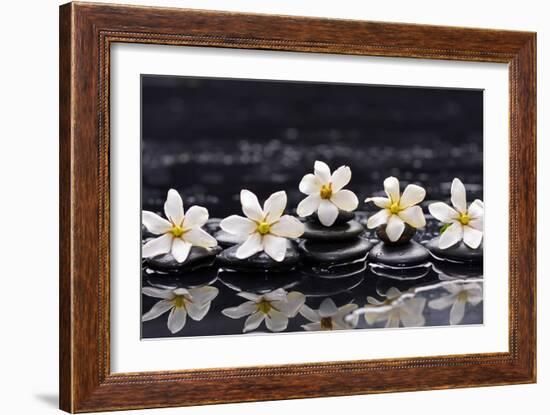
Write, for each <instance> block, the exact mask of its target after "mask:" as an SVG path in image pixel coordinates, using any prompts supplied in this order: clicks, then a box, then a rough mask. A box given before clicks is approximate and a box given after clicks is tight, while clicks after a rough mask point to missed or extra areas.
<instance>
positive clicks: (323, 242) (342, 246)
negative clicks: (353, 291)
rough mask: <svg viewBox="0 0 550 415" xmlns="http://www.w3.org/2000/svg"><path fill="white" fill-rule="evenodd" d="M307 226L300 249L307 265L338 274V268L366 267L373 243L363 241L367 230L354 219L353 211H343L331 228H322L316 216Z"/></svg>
mask: <svg viewBox="0 0 550 415" xmlns="http://www.w3.org/2000/svg"><path fill="white" fill-rule="evenodd" d="M304 227H305V231H304V234H303V235H302V239H303V241H302V242H301V243H300V245H299V249H300V253H301V254H302V257H303V258H304V260H305V261H306V262H308V263H310V264H317V265H322V266H323V267H324V268H325V269H333V270H335V271H336V270H337V269H338V268H339V265H342V266H345V265H348V264H357V266H364V259H365V258H366V255H367V252H368V251H369V249H370V248H371V243H370V242H369V241H368V240H366V239H362V238H360V235H361V233H363V231H364V228H363V225H361V224H360V223H359V222H357V221H356V220H355V214H354V213H353V212H344V211H340V212H339V214H338V217H337V219H336V221H335V223H334V224H333V225H332V226H329V227H327V226H324V225H322V224H321V223H320V222H319V218H318V217H317V215H316V214H313V215H311V216H310V217H308V218H307V220H306V222H305V223H304ZM329 275H330V273H328V274H327V275H321V276H329ZM335 276H336V275H335ZM342 276H343V275H342Z"/></svg>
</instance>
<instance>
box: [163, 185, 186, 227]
mask: <svg viewBox="0 0 550 415" xmlns="http://www.w3.org/2000/svg"><path fill="white" fill-rule="evenodd" d="M164 214H165V215H166V217H167V218H168V220H169V221H170V222H172V223H173V224H174V225H178V226H181V224H182V222H183V217H184V215H183V200H181V196H180V194H179V193H178V192H177V191H176V190H174V189H170V190H168V195H167V196H166V202H164Z"/></svg>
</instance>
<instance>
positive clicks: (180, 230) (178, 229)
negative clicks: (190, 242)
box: [170, 225, 185, 238]
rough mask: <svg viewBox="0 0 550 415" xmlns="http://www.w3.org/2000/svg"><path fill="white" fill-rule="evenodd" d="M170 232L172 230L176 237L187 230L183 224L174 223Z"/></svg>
mask: <svg viewBox="0 0 550 415" xmlns="http://www.w3.org/2000/svg"><path fill="white" fill-rule="evenodd" d="M170 232H172V235H174V236H175V237H176V238H179V237H180V236H181V235H183V234H184V233H185V230H184V229H183V228H182V227H181V226H178V225H173V226H172V229H171V230H170Z"/></svg>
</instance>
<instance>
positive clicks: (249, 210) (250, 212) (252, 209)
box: [241, 189, 264, 222]
mask: <svg viewBox="0 0 550 415" xmlns="http://www.w3.org/2000/svg"><path fill="white" fill-rule="evenodd" d="M241 205H242V208H243V213H244V214H245V215H246V216H247V217H248V218H250V219H252V220H255V221H256V222H261V221H263V220H264V212H263V211H262V208H261V207H260V202H258V198H257V197H256V195H255V194H254V193H252V192H251V191H250V190H246V189H243V190H241Z"/></svg>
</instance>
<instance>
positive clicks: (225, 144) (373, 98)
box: [142, 75, 483, 217]
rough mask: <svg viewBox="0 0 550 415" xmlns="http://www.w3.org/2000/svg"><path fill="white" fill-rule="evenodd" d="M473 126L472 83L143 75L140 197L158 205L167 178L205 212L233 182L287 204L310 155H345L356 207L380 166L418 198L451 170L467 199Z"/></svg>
mask: <svg viewBox="0 0 550 415" xmlns="http://www.w3.org/2000/svg"><path fill="white" fill-rule="evenodd" d="M482 137H483V92H482V91H479V90H464V89H436V88H416V87H415V88H411V87H385V86H369V85H357V84H332V83H330V84H329V83H302V82H286V81H284V82H283V81H259V80H234V79H215V78H186V77H175V76H156V75H143V76H142V144H143V160H142V162H143V208H144V209H148V210H153V211H159V210H161V209H162V204H163V202H164V199H165V197H166V192H167V190H168V189H169V188H171V187H173V188H175V189H177V190H178V191H179V192H180V193H181V194H182V196H183V198H184V203H185V205H186V206H187V207H188V206H190V205H191V204H199V205H202V206H205V207H207V208H208V209H209V211H210V216H211V217H224V216H226V215H229V214H232V213H240V204H239V200H238V195H239V192H240V190H241V189H242V188H248V189H249V190H251V191H253V192H255V193H256V194H257V195H258V196H259V197H260V199H264V198H265V197H267V196H269V194H271V193H273V192H275V191H278V190H286V192H287V194H288V196H289V205H288V208H289V209H294V208H295V207H296V205H297V203H298V202H299V201H300V200H301V199H302V198H303V197H304V195H302V194H301V193H300V192H299V191H298V183H299V182H300V179H301V178H302V176H303V175H304V174H306V173H309V172H311V171H312V170H313V163H314V161H315V160H323V161H325V162H327V163H328V164H329V165H330V166H331V168H332V169H335V168H337V167H338V166H340V165H343V164H346V165H349V166H350V167H351V169H352V172H353V177H352V180H351V183H350V184H349V185H348V188H349V189H351V190H353V191H354V192H355V193H356V194H357V195H358V197H359V199H360V201H361V203H360V206H359V209H362V208H363V207H364V206H363V203H362V201H363V200H364V199H365V198H366V197H367V196H369V195H372V194H373V193H374V192H380V191H381V190H382V182H383V179H384V178H385V177H387V176H389V175H394V176H397V177H398V178H399V179H400V180H401V182H402V188H403V187H404V185H405V184H407V183H409V182H416V183H418V184H421V185H422V186H424V187H425V188H426V189H427V192H428V195H427V198H426V200H429V199H440V200H447V199H448V198H449V186H450V182H451V181H452V179H453V178H454V177H459V178H461V179H462V180H463V182H465V184H466V187H467V190H468V192H469V194H468V199H469V200H470V201H471V200H473V199H474V198H477V197H479V198H482V196H483V195H482V183H483V181H482V177H483V170H482V168H483V167H482V166H483V163H482V162H483V138H482Z"/></svg>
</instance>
